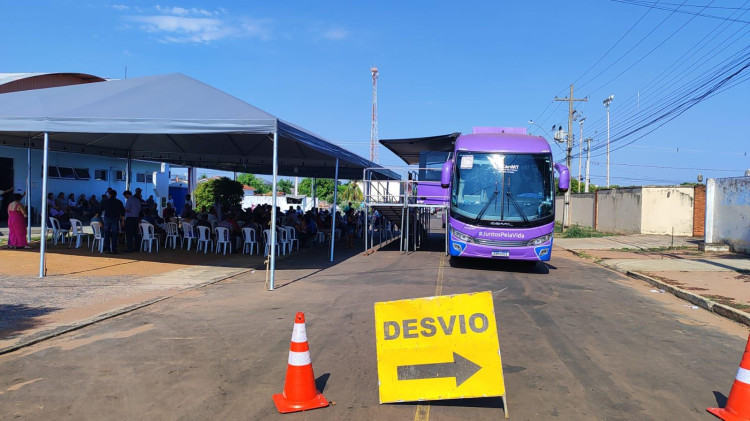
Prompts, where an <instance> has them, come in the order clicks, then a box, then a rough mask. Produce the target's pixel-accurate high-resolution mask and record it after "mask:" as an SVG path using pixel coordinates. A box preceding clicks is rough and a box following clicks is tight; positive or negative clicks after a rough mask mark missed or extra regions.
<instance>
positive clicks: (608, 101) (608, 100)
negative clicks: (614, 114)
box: [602, 95, 615, 188]
mask: <svg viewBox="0 0 750 421" xmlns="http://www.w3.org/2000/svg"><path fill="white" fill-rule="evenodd" d="M613 99H615V96H614V95H610V96H609V97H608V98H607V99H605V100H604V101H602V104H604V106H605V107H606V108H607V188H609V104H611V103H612V100H613Z"/></svg>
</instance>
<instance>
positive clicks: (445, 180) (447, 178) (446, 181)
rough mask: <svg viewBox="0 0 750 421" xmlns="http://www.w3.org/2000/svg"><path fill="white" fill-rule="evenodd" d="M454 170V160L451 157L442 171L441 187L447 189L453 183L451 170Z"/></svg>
mask: <svg viewBox="0 0 750 421" xmlns="http://www.w3.org/2000/svg"><path fill="white" fill-rule="evenodd" d="M452 171H453V160H452V159H449V160H447V161H445V163H444V164H443V170H442V171H441V173H440V187H442V188H444V189H446V188H448V186H450V184H451V176H452V175H453V174H451V172H452Z"/></svg>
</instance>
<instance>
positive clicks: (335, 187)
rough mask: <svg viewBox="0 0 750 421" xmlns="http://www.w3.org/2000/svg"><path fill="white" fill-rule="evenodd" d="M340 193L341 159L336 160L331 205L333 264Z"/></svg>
mask: <svg viewBox="0 0 750 421" xmlns="http://www.w3.org/2000/svg"><path fill="white" fill-rule="evenodd" d="M338 193H339V159H338V158H336V175H335V177H334V179H333V204H332V205H331V261H332V262H333V246H334V245H335V243H336V242H335V241H334V240H336V203H337V202H336V201H337V200H338Z"/></svg>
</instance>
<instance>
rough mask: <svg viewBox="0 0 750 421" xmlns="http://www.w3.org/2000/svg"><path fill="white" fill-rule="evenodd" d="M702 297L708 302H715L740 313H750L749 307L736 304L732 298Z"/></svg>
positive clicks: (710, 295) (720, 296) (718, 296)
mask: <svg viewBox="0 0 750 421" xmlns="http://www.w3.org/2000/svg"><path fill="white" fill-rule="evenodd" d="M704 297H706V298H708V299H709V300H712V301H716V302H717V303H719V304H724V305H725V306H729V307H732V308H735V309H737V310H741V311H750V305H748V304H744V303H738V302H736V301H735V300H734V298H732V297H726V296H724V295H714V294H706V295H704Z"/></svg>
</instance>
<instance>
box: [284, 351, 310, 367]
mask: <svg viewBox="0 0 750 421" xmlns="http://www.w3.org/2000/svg"><path fill="white" fill-rule="evenodd" d="M309 364H312V360H311V359H310V351H305V352H294V351H289V365H293V366H295V367H300V366H304V365H309Z"/></svg>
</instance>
